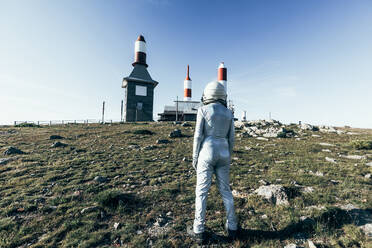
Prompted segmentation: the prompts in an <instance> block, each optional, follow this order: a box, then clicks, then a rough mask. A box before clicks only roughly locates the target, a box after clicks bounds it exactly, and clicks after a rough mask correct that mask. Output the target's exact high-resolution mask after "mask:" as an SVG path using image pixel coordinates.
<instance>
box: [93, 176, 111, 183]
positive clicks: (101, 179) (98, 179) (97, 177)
mask: <svg viewBox="0 0 372 248" xmlns="http://www.w3.org/2000/svg"><path fill="white" fill-rule="evenodd" d="M94 181H96V182H98V183H105V182H107V181H108V179H107V178H106V177H103V176H96V177H95V178H94Z"/></svg>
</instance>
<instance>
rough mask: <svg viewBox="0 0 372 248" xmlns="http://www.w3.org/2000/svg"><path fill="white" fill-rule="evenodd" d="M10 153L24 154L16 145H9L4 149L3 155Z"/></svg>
mask: <svg viewBox="0 0 372 248" xmlns="http://www.w3.org/2000/svg"><path fill="white" fill-rule="evenodd" d="M12 154H24V152H23V151H21V150H20V149H18V148H16V147H13V146H10V147H9V148H8V149H6V150H5V152H4V155H12Z"/></svg>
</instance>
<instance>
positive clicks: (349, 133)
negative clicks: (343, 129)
mask: <svg viewBox="0 0 372 248" xmlns="http://www.w3.org/2000/svg"><path fill="white" fill-rule="evenodd" d="M346 134H347V135H359V133H354V132H347V133H346Z"/></svg>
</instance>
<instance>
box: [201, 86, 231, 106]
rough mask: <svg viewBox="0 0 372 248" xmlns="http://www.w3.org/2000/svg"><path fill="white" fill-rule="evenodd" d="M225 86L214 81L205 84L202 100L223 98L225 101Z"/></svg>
mask: <svg viewBox="0 0 372 248" xmlns="http://www.w3.org/2000/svg"><path fill="white" fill-rule="evenodd" d="M226 96H227V95H226V91H225V87H224V86H223V85H222V84H221V83H219V82H216V81H213V82H210V83H209V84H207V86H205V89H204V92H203V101H205V100H224V101H226Z"/></svg>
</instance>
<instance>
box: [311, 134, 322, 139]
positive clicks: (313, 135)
mask: <svg viewBox="0 0 372 248" xmlns="http://www.w3.org/2000/svg"><path fill="white" fill-rule="evenodd" d="M311 136H312V137H314V138H320V137H321V136H320V135H318V134H312V135H311Z"/></svg>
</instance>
